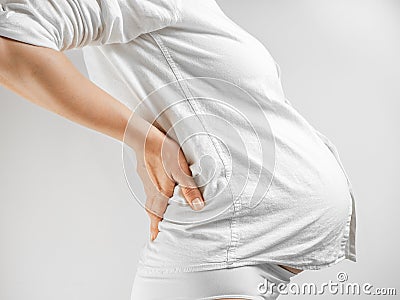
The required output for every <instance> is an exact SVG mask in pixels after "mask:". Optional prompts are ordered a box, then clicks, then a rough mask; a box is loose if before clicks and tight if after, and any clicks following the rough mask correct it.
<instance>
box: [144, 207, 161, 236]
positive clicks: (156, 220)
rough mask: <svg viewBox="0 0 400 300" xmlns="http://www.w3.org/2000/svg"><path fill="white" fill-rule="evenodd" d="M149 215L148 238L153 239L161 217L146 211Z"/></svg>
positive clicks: (157, 230)
mask: <svg viewBox="0 0 400 300" xmlns="http://www.w3.org/2000/svg"><path fill="white" fill-rule="evenodd" d="M147 213H148V215H149V217H150V240H151V241H154V240H155V239H156V238H157V236H158V233H159V232H160V230H159V229H158V224H159V223H160V222H161V220H162V218H160V217H158V216H156V215H154V214H153V213H151V212H147Z"/></svg>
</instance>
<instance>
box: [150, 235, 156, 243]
mask: <svg viewBox="0 0 400 300" xmlns="http://www.w3.org/2000/svg"><path fill="white" fill-rule="evenodd" d="M155 238H156V235H155V234H154V233H151V234H150V240H151V241H154V240H155Z"/></svg>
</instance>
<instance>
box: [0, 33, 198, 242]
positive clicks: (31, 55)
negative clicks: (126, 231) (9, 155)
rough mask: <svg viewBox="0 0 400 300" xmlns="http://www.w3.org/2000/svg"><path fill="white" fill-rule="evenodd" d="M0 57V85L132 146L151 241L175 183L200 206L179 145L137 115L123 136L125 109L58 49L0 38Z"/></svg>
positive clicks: (129, 111)
mask: <svg viewBox="0 0 400 300" xmlns="http://www.w3.org/2000/svg"><path fill="white" fill-rule="evenodd" d="M0 57H1V59H0V85H3V86H4V87H6V88H8V89H10V90H12V91H14V92H15V93H17V94H19V95H20V96H22V97H24V98H25V99H27V100H29V101H31V102H33V103H35V104H37V105H39V106H41V107H43V108H45V109H47V110H49V111H51V112H54V113H56V114H58V115H60V116H62V117H65V118H67V119H69V120H71V121H73V122H76V123H78V124H80V125H83V126H85V127H88V128H91V129H94V130H96V131H98V132H101V133H103V134H106V135H108V136H110V137H112V138H115V139H117V140H120V141H124V142H126V143H127V144H128V145H129V146H131V147H132V148H133V149H134V150H135V153H136V157H137V170H138V174H139V176H140V177H141V180H142V182H143V184H144V187H145V191H146V196H147V199H146V204H145V208H146V212H147V214H148V215H149V217H150V238H151V240H154V239H155V238H156V237H157V235H158V233H159V229H158V224H159V222H160V221H161V220H162V217H163V215H164V212H165V210H166V208H167V205H168V198H169V197H171V196H172V194H173V190H174V187H175V185H176V184H179V185H180V186H181V188H182V194H183V195H184V197H185V199H186V200H187V201H188V203H189V204H190V205H191V207H192V208H193V209H194V210H199V209H201V208H202V207H203V206H204V199H203V197H202V195H201V193H200V191H199V190H198V189H197V187H196V186H195V184H194V181H193V178H192V177H191V172H190V169H189V167H188V164H187V162H186V159H185V156H184V154H183V152H182V151H181V149H180V146H179V145H178V144H177V143H176V142H175V141H173V140H172V139H170V138H168V137H167V136H166V135H165V134H164V133H163V132H161V131H160V130H159V129H158V128H156V127H155V126H152V125H151V124H149V123H148V122H146V121H145V120H143V119H141V118H139V117H137V116H133V117H132V120H131V121H130V122H129V125H130V126H128V127H129V130H127V138H126V139H125V140H124V132H125V128H126V127H127V124H128V120H129V118H130V116H131V114H132V112H131V110H130V109H129V108H128V107H126V106H125V105H124V104H122V103H121V102H120V101H118V100H116V99H115V98H113V97H112V96H111V95H109V94H108V93H106V92H105V91H104V90H102V89H101V88H99V87H98V86H97V85H95V84H94V83H92V82H91V81H90V80H89V79H87V78H86V77H85V76H83V74H81V73H80V72H79V70H78V69H76V68H75V66H74V65H73V64H72V63H71V62H70V61H69V59H68V58H67V56H66V55H65V54H64V53H62V52H60V51H55V50H53V49H49V48H45V47H38V46H33V45H28V44H25V43H21V42H18V41H14V40H12V39H8V38H4V37H0ZM161 147H164V149H166V150H165V151H164V152H163V154H164V155H165V154H166V155H167V156H168V164H165V163H164V164H163V160H162V157H161V150H160V149H161ZM196 198H199V199H200V204H198V205H195V204H194V203H193V201H194V200H195V199H196ZM202 204H203V205H202Z"/></svg>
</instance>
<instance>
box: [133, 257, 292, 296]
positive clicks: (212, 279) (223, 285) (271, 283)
mask: <svg viewBox="0 0 400 300" xmlns="http://www.w3.org/2000/svg"><path fill="white" fill-rule="evenodd" d="M295 275H296V274H295V273H292V272H290V271H288V270H286V269H284V268H282V267H280V266H279V265H277V264H270V263H264V264H257V265H249V266H242V267H234V268H225V269H217V270H209V271H198V272H173V273H154V274H151V275H149V274H146V275H143V274H140V273H137V274H136V277H135V281H134V284H133V288H132V294H131V300H179V299H180V300H200V299H201V300H214V299H224V298H238V299H254V300H265V299H276V298H277V297H278V296H279V290H282V289H284V287H282V286H279V287H278V285H279V284H281V285H286V284H288V283H289V282H290V279H291V277H293V276H295Z"/></svg>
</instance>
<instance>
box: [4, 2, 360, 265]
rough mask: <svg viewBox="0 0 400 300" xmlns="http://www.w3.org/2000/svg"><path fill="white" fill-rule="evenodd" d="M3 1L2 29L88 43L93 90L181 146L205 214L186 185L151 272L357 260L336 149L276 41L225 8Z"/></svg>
mask: <svg viewBox="0 0 400 300" xmlns="http://www.w3.org/2000/svg"><path fill="white" fill-rule="evenodd" d="M0 3H1V7H0V35H2V36H5V37H9V38H12V39H15V40H19V41H22V42H25V43H29V44H33V45H37V46H43V47H48V48H52V49H55V50H58V51H63V50H68V49H75V48H82V49H83V53H84V58H85V63H86V66H87V69H88V73H89V77H90V79H91V80H92V81H93V82H94V83H96V84H97V85H98V86H100V87H101V88H103V89H104V90H105V91H107V92H108V93H110V94H111V95H112V96H114V97H115V98H116V99H118V100H119V101H121V102H123V103H125V104H126V105H127V106H129V107H130V108H131V109H136V110H137V112H138V113H140V114H141V115H142V116H143V117H144V118H147V119H149V121H150V120H151V121H154V120H155V119H154V117H156V116H157V115H158V114H160V115H159V116H158V118H157V123H158V124H159V125H160V126H161V128H163V129H164V130H165V132H168V134H169V135H170V136H171V137H173V138H174V139H175V140H176V141H177V142H179V143H180V144H181V146H182V149H183V151H184V153H185V156H186V158H187V160H188V163H189V165H190V168H191V170H192V174H193V177H194V178H195V180H196V183H197V184H198V185H199V187H200V189H201V191H202V193H203V196H204V198H205V200H206V206H205V208H204V209H203V210H202V211H201V212H194V211H192V210H191V209H190V207H189V206H188V205H187V204H186V203H185V201H184V200H183V197H182V196H181V194H180V193H179V186H177V187H176V190H175V193H174V196H173V197H172V198H171V201H170V202H169V203H170V205H169V206H168V208H167V211H166V213H165V219H164V220H163V221H162V222H161V223H160V225H159V229H160V233H159V235H158V237H157V239H156V240H155V241H154V242H148V243H147V244H146V245H145V247H144V248H143V251H142V253H141V260H140V266H141V268H140V270H141V271H143V272H158V271H159V272H161V271H162V272H166V271H169V272H174V271H179V270H191V271H194V270H206V269H215V268H224V267H233V266H239V265H246V264H255V263H263V262H273V263H282V264H285V265H288V266H292V267H295V268H301V269H319V268H322V267H326V266H330V265H332V264H334V263H337V262H339V261H341V260H342V259H345V258H347V259H350V260H352V261H356V251H355V229H356V215H355V200H354V194H353V191H352V187H351V184H350V181H349V179H348V176H347V175H346V173H345V171H344V168H343V166H342V163H341V161H340V159H339V155H338V152H337V149H336V147H335V146H334V145H333V144H332V142H331V141H330V140H329V139H328V138H326V137H325V136H324V135H323V134H321V133H320V132H319V131H317V130H316V129H315V128H314V127H312V126H311V125H310V124H309V123H308V122H307V121H306V120H305V119H304V118H303V117H302V116H301V115H300V114H299V113H298V112H297V111H296V110H295V108H294V107H293V106H292V105H291V104H290V102H289V101H288V100H287V98H286V97H285V95H284V93H283V90H282V86H281V80H280V70H279V66H278V65H277V64H276V62H275V60H274V59H273V58H272V56H271V55H270V53H269V52H268V50H267V49H266V48H265V47H264V45H262V44H261V43H260V42H259V41H258V40H257V39H255V38H254V37H253V36H251V35H250V34H249V33H248V32H246V31H245V30H243V29H242V28H240V27H239V26H238V25H237V24H235V23H234V22H233V21H232V20H230V19H229V18H228V17H227V16H226V15H225V14H224V13H223V12H222V11H221V9H220V8H219V6H218V5H217V3H216V2H215V1H214V0H202V1H197V0H185V1H181V0H131V1H123V0H98V1H96V0H79V1H77V0H64V1H56V0H48V1H41V0H0ZM138 105H139V106H138ZM125 165H126V166H127V165H128V163H126V164H125ZM128 168H129V167H128ZM132 170H134V169H132ZM132 176H133V177H132V178H131V179H129V178H128V182H129V180H131V181H132V182H135V180H136V179H137V178H135V177H134V175H132Z"/></svg>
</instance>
